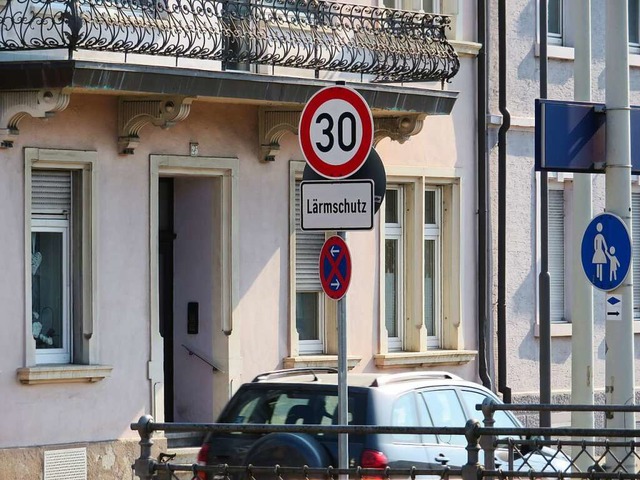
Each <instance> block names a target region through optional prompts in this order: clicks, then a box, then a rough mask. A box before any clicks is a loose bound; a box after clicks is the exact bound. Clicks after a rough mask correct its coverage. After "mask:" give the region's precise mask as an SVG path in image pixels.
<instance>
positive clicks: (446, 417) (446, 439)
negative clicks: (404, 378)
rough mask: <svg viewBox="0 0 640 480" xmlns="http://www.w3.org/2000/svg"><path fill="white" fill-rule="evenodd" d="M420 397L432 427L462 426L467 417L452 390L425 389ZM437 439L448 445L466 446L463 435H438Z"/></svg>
mask: <svg viewBox="0 0 640 480" xmlns="http://www.w3.org/2000/svg"><path fill="white" fill-rule="evenodd" d="M421 395H422V398H423V400H424V402H425V405H426V407H427V411H428V412H429V416H430V417H431V421H432V422H433V426H434V427H464V426H465V424H466V422H467V419H466V416H465V414H464V410H463V408H462V404H461V403H460V400H459V399H458V395H457V394H456V392H455V391H454V390H446V389H443V390H425V391H423V392H421ZM438 441H439V442H440V443H445V444H448V445H461V446H466V445H467V441H466V440H465V437H464V435H442V434H439V435H438Z"/></svg>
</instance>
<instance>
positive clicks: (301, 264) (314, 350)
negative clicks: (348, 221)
mask: <svg viewBox="0 0 640 480" xmlns="http://www.w3.org/2000/svg"><path fill="white" fill-rule="evenodd" d="M324 240H325V235H324V232H317V231H303V230H302V229H301V228H300V181H296V182H295V245H296V249H295V285H296V290H295V295H296V301H295V305H296V311H295V326H296V331H297V333H298V352H299V353H300V354H301V355H305V354H319V353H324V294H323V293H322V285H321V283H320V275H319V272H318V258H319V257H320V250H321V249H322V245H323V244H324Z"/></svg>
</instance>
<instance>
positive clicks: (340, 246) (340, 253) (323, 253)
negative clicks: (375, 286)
mask: <svg viewBox="0 0 640 480" xmlns="http://www.w3.org/2000/svg"><path fill="white" fill-rule="evenodd" d="M319 266H320V283H322V289H323V290H324V293H326V294H327V295H328V296H329V297H330V298H332V299H334V300H340V299H341V298H342V297H343V296H344V294H345V293H347V288H348V287H349V281H350V280H351V255H350V254H349V249H348V248H347V244H346V243H345V242H344V240H343V239H342V238H341V237H338V236H333V237H330V238H328V239H327V240H326V241H325V242H324V245H323V246H322V250H320V265H319Z"/></svg>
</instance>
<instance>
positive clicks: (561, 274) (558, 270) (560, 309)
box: [548, 187, 566, 322]
mask: <svg viewBox="0 0 640 480" xmlns="http://www.w3.org/2000/svg"><path fill="white" fill-rule="evenodd" d="M564 209H565V199H564V189H563V188H562V187H560V188H554V187H552V188H550V189H549V195H548V212H549V214H548V215H549V216H548V219H549V221H548V226H549V230H548V238H549V248H548V252H549V257H548V259H549V277H550V289H549V290H550V306H551V321H552V322H565V321H566V315H565V221H564V218H565V216H564V211H565V210H564Z"/></svg>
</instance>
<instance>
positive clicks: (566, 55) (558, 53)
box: [535, 43, 576, 60]
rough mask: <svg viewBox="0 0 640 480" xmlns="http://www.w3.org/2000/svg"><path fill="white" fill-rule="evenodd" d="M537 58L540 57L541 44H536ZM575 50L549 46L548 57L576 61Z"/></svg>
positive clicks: (560, 46)
mask: <svg viewBox="0 0 640 480" xmlns="http://www.w3.org/2000/svg"><path fill="white" fill-rule="evenodd" d="M535 55H536V57H540V44H539V43H536V51H535ZM575 56H576V55H575V49H574V48H573V47H564V46H562V45H547V57H549V58H550V59H555V60H575Z"/></svg>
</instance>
